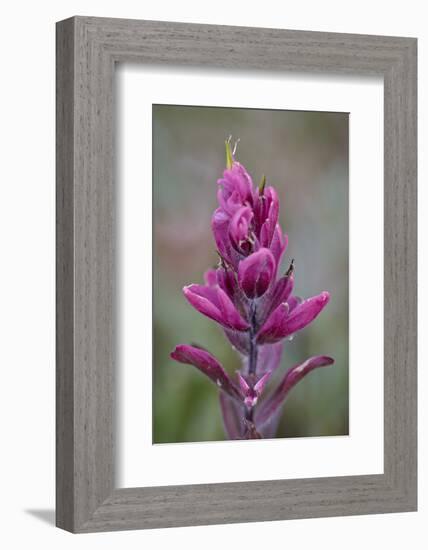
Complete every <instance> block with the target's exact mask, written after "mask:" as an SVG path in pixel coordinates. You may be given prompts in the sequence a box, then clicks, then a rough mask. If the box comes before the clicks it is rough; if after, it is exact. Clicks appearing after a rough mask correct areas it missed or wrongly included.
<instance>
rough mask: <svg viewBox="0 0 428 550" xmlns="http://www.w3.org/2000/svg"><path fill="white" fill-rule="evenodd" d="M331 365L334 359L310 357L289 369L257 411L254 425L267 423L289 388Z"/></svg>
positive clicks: (320, 356) (321, 356)
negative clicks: (313, 372)
mask: <svg viewBox="0 0 428 550" xmlns="http://www.w3.org/2000/svg"><path fill="white" fill-rule="evenodd" d="M333 363H334V359H332V358H331V357H327V356H324V355H318V356H316V357H310V358H309V359H307V360H306V361H304V362H303V363H300V364H299V365H295V366H294V367H292V368H291V369H289V370H288V371H287V373H286V374H285V376H284V378H283V379H282V382H281V383H280V384H279V386H278V387H277V389H276V390H275V391H274V393H273V394H272V395H271V397H269V399H267V400H266V401H265V402H264V403H263V404H262V406H261V407H260V409H259V410H258V411H257V414H256V424H257V425H258V426H262V425H263V424H264V423H265V422H267V421H269V419H270V418H271V417H272V416H273V415H274V414H275V412H276V411H277V410H278V409H279V407H280V406H281V405H282V403H283V402H284V399H285V397H286V396H287V394H288V392H289V391H290V390H291V388H293V387H294V386H295V385H296V384H297V383H298V382H299V381H300V380H301V379H302V378H303V377H304V376H306V375H307V374H308V373H309V372H311V371H312V370H314V369H316V368H318V367H327V366H328V365H332V364H333Z"/></svg>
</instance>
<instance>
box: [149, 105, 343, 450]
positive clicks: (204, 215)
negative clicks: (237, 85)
mask: <svg viewBox="0 0 428 550" xmlns="http://www.w3.org/2000/svg"><path fill="white" fill-rule="evenodd" d="M230 134H231V135H232V136H233V138H234V139H235V138H240V142H239V145H238V150H237V155H236V157H237V160H239V161H240V162H241V163H243V164H244V166H245V167H246V168H247V170H248V171H249V172H250V174H251V175H252V177H253V181H254V183H255V184H256V185H257V184H258V183H259V181H260V178H261V176H262V174H265V175H266V178H267V183H268V185H269V184H270V185H273V186H275V187H276V189H277V191H278V194H279V197H280V204H281V210H280V222H281V225H282V228H283V231H284V232H285V233H287V234H288V236H289V246H288V249H287V252H286V254H285V257H284V259H283V269H285V268H286V267H288V265H289V262H290V259H291V258H294V259H295V293H296V294H297V295H298V296H302V297H309V296H312V295H314V294H318V293H319V292H321V291H323V290H328V291H329V292H330V294H331V301H330V303H329V305H328V306H327V308H326V309H325V310H324V311H323V313H322V314H321V315H320V316H319V317H318V318H317V319H316V320H315V321H314V322H313V323H312V324H311V325H309V326H308V327H307V328H306V329H304V330H303V331H301V332H299V333H297V334H296V336H295V338H294V339H293V341H292V342H286V344H285V349H284V354H283V359H282V366H281V369H279V372H278V374H277V377H278V375H279V376H280V375H282V374H283V373H284V372H285V370H286V369H288V368H289V367H291V366H292V365H294V364H295V363H297V362H301V361H303V360H305V359H306V358H308V357H309V356H311V355H320V354H322V355H324V354H325V355H330V356H332V357H334V358H335V360H336V362H335V364H334V365H333V366H331V367H328V368H323V369H318V370H315V371H314V372H312V373H310V374H309V375H308V376H307V377H306V378H304V379H303V380H302V381H301V382H300V383H299V384H298V385H297V386H296V387H295V388H294V389H293V390H292V391H291V392H290V394H289V396H288V398H287V400H286V402H285V405H284V407H283V412H282V418H281V422H280V425H279V429H278V433H277V437H308V436H331V435H344V434H348V114H347V113H326V112H305V111H277V110H261V109H238V108H237V109H234V108H217V107H188V106H174V105H153V215H154V237H153V239H154V249H153V250H154V252H153V254H154V258H153V266H154V267H153V269H154V273H153V275H154V277H153V280H154V295H153V312H154V313H153V315H154V349H153V352H154V360H153V385H154V387H153V397H154V398H153V443H172V442H186V441H212V440H223V439H225V436H224V432H223V424H222V419H221V414H220V409H219V404H218V391H217V388H216V387H215V386H214V385H213V384H212V383H211V382H210V381H209V380H208V379H207V378H206V377H205V376H204V375H202V374H201V373H200V372H199V371H197V370H196V369H195V368H194V367H192V366H189V365H183V364H180V363H176V362H175V361H173V360H171V359H170V358H169V353H170V351H171V350H172V349H173V348H174V347H175V345H176V344H180V343H191V342H196V343H198V344H200V345H202V346H204V347H206V348H207V349H208V350H210V352H211V353H213V354H214V355H215V356H216V357H217V358H218V359H219V360H220V361H221V362H222V364H223V366H224V367H225V368H226V370H228V371H229V372H230V373H234V371H235V370H236V369H237V368H239V366H240V365H239V358H238V356H237V355H236V353H235V352H233V351H232V349H231V347H230V345H229V344H228V343H227V341H226V339H225V337H224V336H223V333H222V330H221V328H220V327H219V326H218V325H217V324H216V323H214V322H213V321H210V320H209V319H207V318H206V317H204V316H202V315H201V314H199V313H198V312H197V311H196V310H194V309H193V308H192V307H191V306H190V305H189V304H188V303H187V301H186V300H185V298H184V296H183V294H182V290H181V289H182V287H183V286H184V285H186V284H190V283H200V282H202V276H203V273H204V271H205V270H206V269H207V268H208V267H210V266H215V265H216V263H217V257H216V253H215V246H214V241H213V238H212V235H211V230H210V220H211V215H212V212H213V210H214V209H215V208H216V206H217V203H216V191H217V184H216V181H217V179H218V178H219V177H220V176H221V174H222V171H223V170H224V165H225V155H224V140H225V139H226V138H227V137H228V136H229V135H230ZM232 141H233V140H232ZM276 379H277V378H276Z"/></svg>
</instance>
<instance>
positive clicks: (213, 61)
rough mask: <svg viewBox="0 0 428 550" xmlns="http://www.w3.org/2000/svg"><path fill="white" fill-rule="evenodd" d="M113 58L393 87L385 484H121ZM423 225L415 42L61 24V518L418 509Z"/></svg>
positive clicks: (60, 521)
mask: <svg viewBox="0 0 428 550" xmlns="http://www.w3.org/2000/svg"><path fill="white" fill-rule="evenodd" d="M116 62H135V63H143V64H163V65H171V66H177V65H187V66H195V67H202V66H203V67H205V68H207V67H208V68H219V69H235V70H246V71H253V70H256V71H276V72H283V71H299V72H320V73H332V72H335V73H338V74H354V75H370V74H371V75H380V76H382V77H383V78H384V89H385V127H384V135H385V179H384V184H385V206H384V209H385V210H384V217H385V235H384V237H385V239H384V240H385V245H384V246H385V280H384V289H385V314H384V334H385V394H384V406H385V413H384V415H385V427H384V449H385V467H384V474H383V475H366V476H350V477H337V478H317V479H299V480H274V481H260V482H248V483H220V484H212V485H192V486H189V485H184V486H176V487H171V486H169V487H151V488H132V489H116V488H115V487H114V466H115V464H114V457H115V447H114V445H115V422H114V397H115V391H114V390H115V388H114V372H115V371H114V368H115V326H114V320H115V182H114V166H113V159H114V131H113V102H114V96H113V94H114V86H113V83H114V66H115V63H116ZM150 183H151V182H147V185H150ZM416 227H417V222H416V40H415V39H413V38H399V37H385V36H367V35H352V34H346V35H345V34H334V33H317V32H303V31H286V30H278V29H257V28H244V27H226V26H213V25H193V24H182V23H168V22H156V21H134V20H121V19H99V18H87V17H74V18H71V19H68V20H65V21H62V22H60V23H58V24H57V525H58V526H59V527H62V528H64V529H67V530H69V531H72V532H91V531H105V530H116V529H141V528H155V527H171V526H181V525H202V524H213V523H233V522H245V521H264V520H266V521H268V520H280V519H290V518H302V517H319V516H337V515H349V514H368V513H384V512H403V511H412V510H416V499H417V497H416V494H417V478H416V475H417V463H416V461H417V452H416V395H417V392H416V358H417V350H416V298H417V292H416V267H417V264H416V244H417V243H416ZM373 368H376V365H373ZM142 467H143V465H142Z"/></svg>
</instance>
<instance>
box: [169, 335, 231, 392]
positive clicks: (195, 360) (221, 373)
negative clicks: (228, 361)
mask: <svg viewBox="0 0 428 550" xmlns="http://www.w3.org/2000/svg"><path fill="white" fill-rule="evenodd" d="M171 358H172V359H175V360H176V361H178V362H179V363H185V364H188V365H193V366H194V367H196V368H197V369H199V370H200V371H201V372H202V373H204V374H205V375H206V376H208V378H209V379H210V380H212V381H213V382H214V383H215V384H216V385H217V387H218V388H220V389H221V390H223V391H224V392H226V393H227V394H228V395H230V396H231V397H233V398H235V399H239V400H240V399H241V394H240V392H239V390H238V388H236V386H235V384H234V383H233V382H232V380H231V379H230V378H229V375H228V374H227V373H226V371H225V370H224V369H223V367H222V366H221V365H220V363H219V362H218V361H217V359H216V358H215V357H214V356H213V355H211V354H210V353H209V352H208V351H206V350H204V349H201V348H197V347H195V346H188V345H186V344H181V345H179V346H177V347H176V348H175V350H174V351H173V352H171Z"/></svg>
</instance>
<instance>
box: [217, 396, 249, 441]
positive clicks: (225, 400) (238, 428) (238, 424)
mask: <svg viewBox="0 0 428 550" xmlns="http://www.w3.org/2000/svg"><path fill="white" fill-rule="evenodd" d="M219 398H220V409H221V415H222V417H223V424H224V429H225V432H226V434H227V436H228V438H229V439H241V438H242V436H243V423H242V419H243V418H244V410H243V409H244V407H243V405H241V404H240V403H237V402H236V401H235V400H234V399H231V398H230V397H229V396H228V395H226V394H225V393H224V392H220V395H219Z"/></svg>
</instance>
